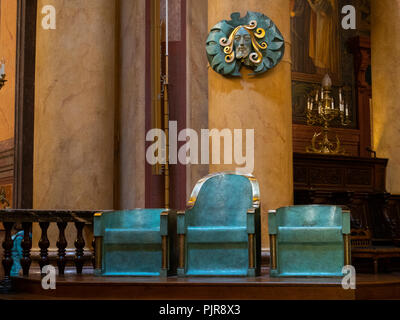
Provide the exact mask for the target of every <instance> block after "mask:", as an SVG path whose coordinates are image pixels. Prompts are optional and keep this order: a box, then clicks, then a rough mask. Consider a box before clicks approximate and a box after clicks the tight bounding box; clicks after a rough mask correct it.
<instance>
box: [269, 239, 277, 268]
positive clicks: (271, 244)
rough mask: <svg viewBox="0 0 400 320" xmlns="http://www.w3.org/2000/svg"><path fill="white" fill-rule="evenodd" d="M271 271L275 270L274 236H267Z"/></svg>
mask: <svg viewBox="0 0 400 320" xmlns="http://www.w3.org/2000/svg"><path fill="white" fill-rule="evenodd" d="M269 242H270V243H269V245H270V254H271V257H270V259H271V269H272V270H276V234H270V235H269Z"/></svg>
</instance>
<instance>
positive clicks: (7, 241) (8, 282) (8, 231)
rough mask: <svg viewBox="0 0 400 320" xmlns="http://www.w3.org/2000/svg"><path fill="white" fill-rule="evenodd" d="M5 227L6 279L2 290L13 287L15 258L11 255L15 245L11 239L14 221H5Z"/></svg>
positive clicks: (4, 260) (4, 262)
mask: <svg viewBox="0 0 400 320" xmlns="http://www.w3.org/2000/svg"><path fill="white" fill-rule="evenodd" d="M3 225H4V229H5V230H6V234H5V238H4V241H3V248H4V257H3V261H2V262H3V268H4V281H3V288H2V290H8V289H9V288H11V277H10V273H11V267H12V265H13V262H14V261H13V258H12V255H11V249H12V247H13V241H12V239H11V230H12V228H13V226H14V222H3Z"/></svg>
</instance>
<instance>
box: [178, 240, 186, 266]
mask: <svg viewBox="0 0 400 320" xmlns="http://www.w3.org/2000/svg"><path fill="white" fill-rule="evenodd" d="M184 267H185V235H184V234H180V235H179V265H178V268H180V269H183V268H184Z"/></svg>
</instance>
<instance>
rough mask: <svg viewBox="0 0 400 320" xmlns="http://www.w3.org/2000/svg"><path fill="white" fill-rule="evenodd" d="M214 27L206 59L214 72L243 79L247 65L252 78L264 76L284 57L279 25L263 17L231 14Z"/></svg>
mask: <svg viewBox="0 0 400 320" xmlns="http://www.w3.org/2000/svg"><path fill="white" fill-rule="evenodd" d="M231 19H232V20H229V21H228V20H223V21H220V22H218V23H217V24H216V25H215V26H214V27H212V28H211V31H210V33H209V36H208V38H207V42H206V50H207V57H208V61H209V63H210V66H211V67H212V68H213V70H214V71H216V72H218V73H220V74H222V75H224V76H233V77H240V76H241V73H240V69H241V67H242V66H246V67H247V68H249V69H250V70H252V71H253V73H251V75H259V74H262V73H264V72H266V71H268V70H269V69H271V68H273V67H275V66H276V65H277V64H278V63H279V62H280V61H281V59H282V58H283V55H284V52H285V41H284V39H283V36H282V34H281V32H280V31H279V29H278V28H277V27H276V25H275V24H274V23H273V22H272V21H271V19H269V18H268V17H267V16H265V15H264V14H261V13H258V12H247V14H246V16H244V17H243V18H241V17H240V13H238V12H235V13H232V15H231Z"/></svg>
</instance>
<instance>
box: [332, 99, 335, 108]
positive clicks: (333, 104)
mask: <svg viewBox="0 0 400 320" xmlns="http://www.w3.org/2000/svg"><path fill="white" fill-rule="evenodd" d="M331 109H332V110H335V102H334V101H333V99H332V100H331Z"/></svg>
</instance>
